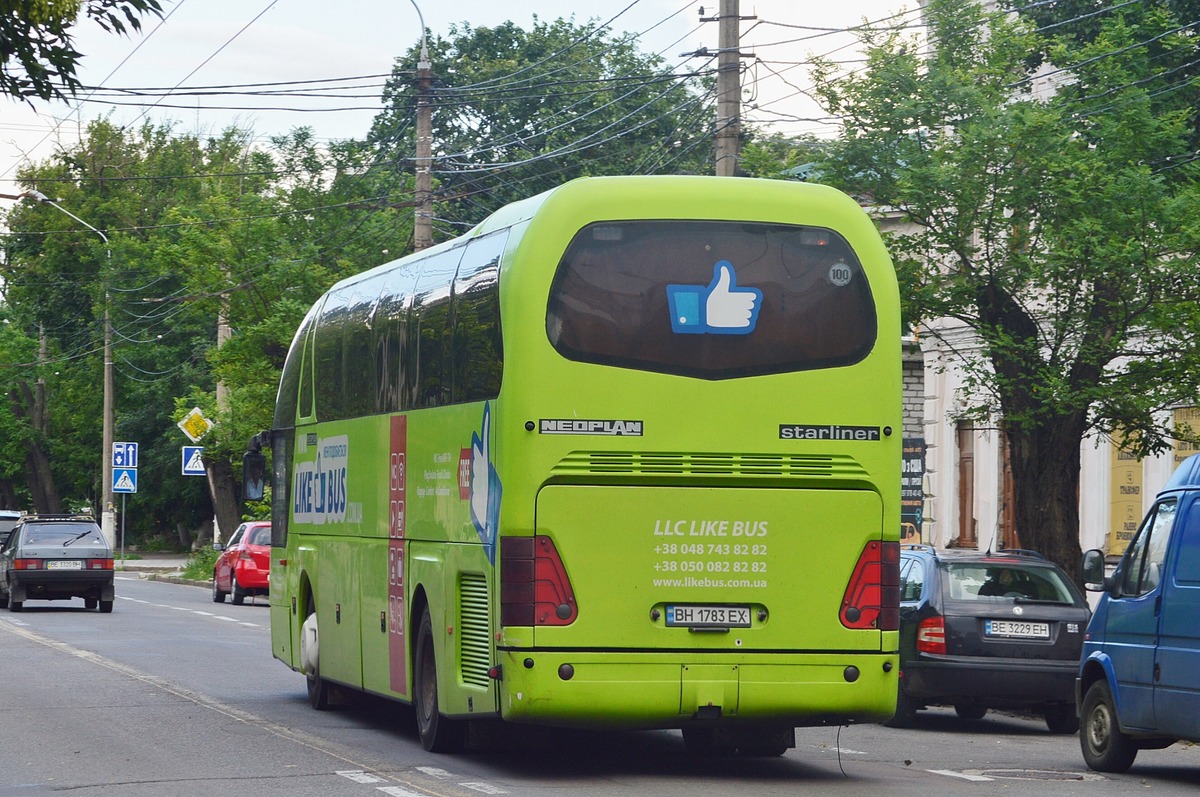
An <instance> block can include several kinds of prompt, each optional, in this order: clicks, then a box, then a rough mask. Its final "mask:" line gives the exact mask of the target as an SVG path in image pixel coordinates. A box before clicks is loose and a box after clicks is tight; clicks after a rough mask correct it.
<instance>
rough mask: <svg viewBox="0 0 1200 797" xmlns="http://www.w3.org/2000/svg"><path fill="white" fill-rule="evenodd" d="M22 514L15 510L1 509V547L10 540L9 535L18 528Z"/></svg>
mask: <svg viewBox="0 0 1200 797" xmlns="http://www.w3.org/2000/svg"><path fill="white" fill-rule="evenodd" d="M20 519H21V513H20V512H18V511H17V510H15V509H0V546H2V545H4V542H5V540H7V539H8V533H9V532H10V531H12V530H13V529H14V528H16V526H17V521H18V520H20Z"/></svg>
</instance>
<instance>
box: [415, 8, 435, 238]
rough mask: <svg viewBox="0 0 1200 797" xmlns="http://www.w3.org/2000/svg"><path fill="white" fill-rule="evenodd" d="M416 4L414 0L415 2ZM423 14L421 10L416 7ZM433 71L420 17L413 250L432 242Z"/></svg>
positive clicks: (423, 20)
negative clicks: (430, 98)
mask: <svg viewBox="0 0 1200 797" xmlns="http://www.w3.org/2000/svg"><path fill="white" fill-rule="evenodd" d="M413 5H414V6H415V5H416V4H415V3H414V4H413ZM417 14H418V16H420V9H417ZM432 86H433V72H432V70H431V69H430V63H429V48H428V47H427V46H426V44H425V19H424V18H423V17H422V18H421V56H420V60H418V61H417V149H416V159H415V161H416V172H417V173H416V175H415V180H414V183H415V188H416V196H415V197H414V199H416V204H417V206H416V211H415V212H414V216H413V249H414V250H416V251H418V252H419V251H421V250H422V249H426V248H428V247H430V246H432V245H433V178H432V174H431V172H432V169H433V107H432V105H431V104H430V102H429V90H430V88H431V87H432Z"/></svg>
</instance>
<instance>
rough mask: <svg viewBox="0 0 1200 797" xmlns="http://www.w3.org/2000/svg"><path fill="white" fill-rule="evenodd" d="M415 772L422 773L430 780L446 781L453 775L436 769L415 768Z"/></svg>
mask: <svg viewBox="0 0 1200 797" xmlns="http://www.w3.org/2000/svg"><path fill="white" fill-rule="evenodd" d="M416 770H417V771H418V772H424V773H425V774H426V775H428V776H429V777H431V778H439V779H441V780H447V779H448V778H452V777H454V775H453V774H451V773H449V772H447V771H446V770H444V769H439V768H437V767H417V768H416Z"/></svg>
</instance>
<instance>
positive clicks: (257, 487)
mask: <svg viewBox="0 0 1200 797" xmlns="http://www.w3.org/2000/svg"><path fill="white" fill-rule="evenodd" d="M266 469H267V458H266V457H265V456H263V453H262V452H261V451H247V452H246V453H245V454H243V455H242V498H243V499H244V500H246V501H261V500H262V498H263V473H264V472H265V471H266Z"/></svg>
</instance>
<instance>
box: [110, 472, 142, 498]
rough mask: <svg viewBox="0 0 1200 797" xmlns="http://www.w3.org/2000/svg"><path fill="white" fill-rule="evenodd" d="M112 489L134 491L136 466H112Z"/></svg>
mask: <svg viewBox="0 0 1200 797" xmlns="http://www.w3.org/2000/svg"><path fill="white" fill-rule="evenodd" d="M112 489H113V492H114V493H136V492H137V468H113V472H112Z"/></svg>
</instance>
